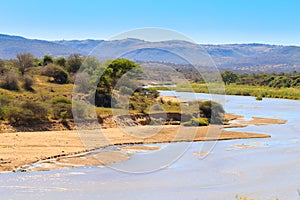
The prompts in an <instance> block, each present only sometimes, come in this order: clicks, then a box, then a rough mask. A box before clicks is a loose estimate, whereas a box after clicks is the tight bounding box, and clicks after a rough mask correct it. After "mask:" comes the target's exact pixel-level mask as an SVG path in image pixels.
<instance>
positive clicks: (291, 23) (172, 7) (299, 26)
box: [0, 0, 300, 45]
mask: <svg viewBox="0 0 300 200" xmlns="http://www.w3.org/2000/svg"><path fill="white" fill-rule="evenodd" d="M0 8H1V12H0V29H1V31H0V33H4V34H11V35H21V36H24V37H27V38H37V39H48V40H61V39H86V38H92V39H107V38H110V37H112V36H113V35H115V34H118V33H120V32H124V31H127V30H131V29H135V28H143V27H160V28H167V29H172V30H175V31H179V32H181V33H183V34H185V35H186V36H188V37H190V38H192V39H193V40H195V41H196V42H198V43H205V44H207V43H213V44H220V43H253V42H255V43H269V44H283V45H286V44H290V45H300V11H299V10H300V1H298V0H280V1H278V0H190V1H189V0H181V1H180V0H178V1H177V0H24V1H20V0H7V1H1V3H0Z"/></svg>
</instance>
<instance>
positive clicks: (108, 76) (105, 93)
mask: <svg viewBox="0 0 300 200" xmlns="http://www.w3.org/2000/svg"><path fill="white" fill-rule="evenodd" d="M135 68H136V69H135ZM133 69H134V70H133ZM139 69H140V68H139V65H137V64H136V63H134V62H133V61H131V60H127V59H123V58H120V59H116V60H114V61H112V62H110V63H108V65H107V67H106V68H105V70H104V71H103V74H102V76H101V77H100V80H99V83H98V86H97V90H96V95H95V104H96V105H97V106H104V107H111V102H112V101H114V100H113V99H111V98H112V90H113V89H114V88H115V86H116V84H117V83H118V81H119V79H120V78H121V77H122V76H123V75H125V74H126V73H127V74H126V75H127V78H126V80H127V81H130V76H135V75H137V73H138V72H139ZM121 86H123V84H121V85H120V87H121ZM123 92H124V90H123ZM128 92H129V91H128Z"/></svg>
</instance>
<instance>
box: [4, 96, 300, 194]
mask: <svg viewBox="0 0 300 200" xmlns="http://www.w3.org/2000/svg"><path fill="white" fill-rule="evenodd" d="M162 94H164V95H174V93H170V92H163V93H162ZM175 95H176V96H179V97H181V98H185V99H189V98H194V97H193V95H192V94H189V93H176V94H175ZM197 98H198V99H206V98H210V95H206V94H199V95H197ZM223 103H224V104H225V108H226V110H227V112H231V113H235V114H239V115H244V116H245V117H246V118H249V119H250V118H251V117H252V116H255V117H268V118H281V119H286V120H288V121H287V123H286V124H283V125H264V126H248V127H246V128H239V129H231V130H242V131H249V132H251V131H253V132H258V133H268V134H270V135H271V138H265V139H247V140H231V141H219V142H217V144H216V146H215V148H214V149H213V150H212V151H211V152H210V153H209V155H208V156H206V157H205V158H204V159H203V157H202V156H201V155H202V153H203V152H201V150H202V149H201V147H202V145H203V143H202V142H196V143H193V144H192V145H191V146H190V147H189V148H188V149H187V151H186V152H185V153H184V155H183V156H182V157H180V159H179V160H178V161H177V162H175V163H174V164H172V165H171V166H168V167H167V168H164V169H162V170H158V171H156V172H153V173H145V174H143V173H142V174H131V173H122V172H119V171H116V170H113V169H111V168H108V167H103V166H95V167H79V168H73V169H62V170H55V171H46V172H29V173H5V174H1V175H0V194H1V199H218V200H220V199H225V200H227V199H235V196H236V195H237V194H238V195H239V196H247V197H252V198H260V199H275V198H276V197H279V199H289V200H290V199H291V200H293V199H299V197H300V196H298V192H297V190H298V189H300V156H299V155H300V123H299V111H300V101H293V100H283V99H263V101H256V100H255V98H254V97H240V96H226V101H224V102H223ZM168 145H170V144H162V145H161V146H162V149H164V148H163V147H166V146H168ZM176 145H179V146H178V147H180V145H182V146H186V145H187V144H185V143H178V144H176ZM155 146H157V144H156V145H155ZM152 153H153V151H151V152H141V153H138V154H136V155H134V156H133V157H132V158H131V160H129V161H125V162H122V163H115V164H112V166H111V167H114V168H117V169H118V168H121V167H123V166H126V165H127V166H132V167H134V166H133V165H132V163H134V161H135V160H137V158H138V157H140V156H141V155H143V154H152ZM160 159H162V158H160ZM153 162H155V160H154V161H153ZM130 163H131V165H130ZM144 163H147V160H145V162H144ZM135 164H136V165H138V164H139V163H138V162H136V163H135Z"/></svg>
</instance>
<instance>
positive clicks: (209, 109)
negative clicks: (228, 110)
mask: <svg viewBox="0 0 300 200" xmlns="http://www.w3.org/2000/svg"><path fill="white" fill-rule="evenodd" d="M199 111H200V115H199V116H200V117H199V118H196V117H194V116H192V117H191V119H190V120H189V121H187V122H184V123H183V125H184V126H207V125H209V124H223V122H224V120H225V119H224V114H225V111H224V108H223V106H222V105H221V104H219V103H217V102H214V101H203V102H199Z"/></svg>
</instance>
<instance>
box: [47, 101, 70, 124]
mask: <svg viewBox="0 0 300 200" xmlns="http://www.w3.org/2000/svg"><path fill="white" fill-rule="evenodd" d="M51 102H52V114H53V118H54V119H57V120H59V119H61V120H65V119H71V118H73V114H72V103H71V100H70V99H69V98H67V97H54V98H53V99H51Z"/></svg>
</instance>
